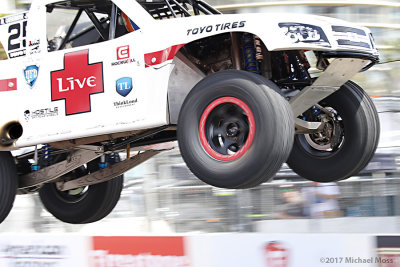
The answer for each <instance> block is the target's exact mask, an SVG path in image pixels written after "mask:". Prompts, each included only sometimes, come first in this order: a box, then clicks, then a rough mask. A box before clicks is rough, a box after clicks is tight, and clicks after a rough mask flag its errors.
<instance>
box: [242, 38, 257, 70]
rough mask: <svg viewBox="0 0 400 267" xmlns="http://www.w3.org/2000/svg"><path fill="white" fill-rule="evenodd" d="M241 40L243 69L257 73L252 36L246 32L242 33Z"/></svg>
mask: <svg viewBox="0 0 400 267" xmlns="http://www.w3.org/2000/svg"><path fill="white" fill-rule="evenodd" d="M242 41H243V58H244V65H245V70H246V71H249V72H253V73H257V74H259V73H260V72H259V71H258V65H257V57H256V47H255V43H254V36H253V35H252V34H248V33H246V34H243V38H242Z"/></svg>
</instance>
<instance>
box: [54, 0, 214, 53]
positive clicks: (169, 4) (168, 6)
mask: <svg viewBox="0 0 400 267" xmlns="http://www.w3.org/2000/svg"><path fill="white" fill-rule="evenodd" d="M138 3H139V4H141V5H142V6H143V7H144V8H145V9H146V10H147V11H148V12H149V13H150V15H151V16H152V17H153V18H155V19H163V18H169V17H171V15H172V16H173V17H174V18H176V17H177V16H178V15H181V16H182V15H183V16H185V17H190V16H192V14H191V13H190V11H189V9H188V8H187V5H186V4H189V5H191V6H192V8H193V13H194V14H195V15H200V12H201V13H203V14H205V15H218V14H221V12H219V11H218V10H216V9H214V8H213V7H211V6H210V5H209V4H207V3H206V2H203V1H198V0H159V1H154V2H146V1H138ZM46 8H47V11H48V12H52V10H53V9H54V8H61V9H73V10H76V9H78V13H77V14H76V16H75V18H74V20H73V21H72V24H71V26H70V27H69V29H68V32H67V34H66V35H65V37H64V39H63V41H62V42H61V45H60V47H59V48H58V49H57V50H62V49H64V48H65V45H66V44H67V43H68V42H71V41H73V40H75V39H77V38H79V37H81V36H82V35H84V34H86V33H88V32H90V31H92V30H93V29H96V31H97V32H98V34H99V36H100V37H101V38H102V39H103V40H104V41H106V40H112V39H114V38H115V31H116V26H117V16H118V8H117V6H116V5H115V4H114V3H112V4H111V14H108V15H109V17H107V18H102V19H100V20H99V19H98V18H97V17H96V15H95V14H94V13H95V12H100V13H105V12H104V11H101V10H97V9H93V8H88V7H78V6H77V7H71V6H69V5H68V4H67V2H62V3H55V4H49V5H47V6H46ZM83 12H85V13H86V14H87V16H88V17H89V19H90V20H91V21H92V23H93V26H91V27H89V28H87V29H85V30H83V31H81V32H80V33H77V34H75V35H74V36H71V35H72V32H73V31H74V29H75V26H76V24H77V23H78V21H79V18H80V17H81V15H82V13H83ZM106 14H107V13H106ZM107 22H109V24H110V27H109V32H108V36H107V32H106V30H105V29H104V27H103V25H104V24H107Z"/></svg>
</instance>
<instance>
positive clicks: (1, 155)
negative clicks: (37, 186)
mask: <svg viewBox="0 0 400 267" xmlns="http://www.w3.org/2000/svg"><path fill="white" fill-rule="evenodd" d="M17 187H18V176H17V168H16V166H15V162H14V158H13V157H12V155H11V153H10V152H8V151H7V152H5V151H1V152H0V190H1V193H0V223H1V222H3V221H4V220H5V218H6V217H7V216H8V214H9V213H10V211H11V209H12V206H13V204H14V200H15V195H16V194H17Z"/></svg>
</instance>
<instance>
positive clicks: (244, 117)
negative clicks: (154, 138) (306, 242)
mask: <svg viewBox="0 0 400 267" xmlns="http://www.w3.org/2000/svg"><path fill="white" fill-rule="evenodd" d="M278 91H279V88H277V87H276V85H275V84H273V83H272V82H271V81H268V80H264V79H262V77H261V76H259V75H256V74H253V73H248V72H244V71H236V70H228V71H221V72H218V73H215V74H212V75H210V76H207V77H206V78H204V79H203V80H202V81H200V82H199V83H198V84H197V85H196V86H195V87H194V88H193V89H192V91H191V92H190V93H189V95H188V96H187V98H186V99H185V101H184V103H183V106H182V109H181V111H180V114H179V119H178V141H179V147H180V150H181V154H182V157H183V159H184V160H185V162H186V164H187V165H188V167H189V169H190V170H191V171H192V172H193V173H194V174H195V175H196V176H197V177H198V178H200V179H201V180H202V181H204V182H205V183H208V184H210V185H213V186H217V187H223V188H249V187H254V186H256V185H258V184H260V183H262V182H264V181H267V180H268V179H270V178H271V177H272V176H273V175H274V174H275V173H276V172H277V171H278V170H279V168H280V167H281V165H282V163H283V162H285V161H286V159H287V157H288V155H289V153H290V150H291V147H292V143H293V137H294V121H293V115H292V111H291V108H290V106H289V104H288V102H287V101H286V100H285V99H284V98H283V97H282V96H281V95H280V94H279V93H278Z"/></svg>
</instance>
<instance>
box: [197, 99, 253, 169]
mask: <svg viewBox="0 0 400 267" xmlns="http://www.w3.org/2000/svg"><path fill="white" fill-rule="evenodd" d="M224 104H231V105H233V106H236V107H237V108H239V109H238V110H241V111H243V113H244V115H245V116H246V118H247V124H248V125H247V126H248V129H247V128H246V127H242V128H246V130H245V131H246V132H245V133H241V134H242V135H243V134H245V135H246V136H247V137H246V138H245V142H244V144H242V145H240V147H238V148H239V149H238V151H236V152H234V153H232V154H227V153H224V154H223V153H219V152H218V151H216V149H215V146H214V145H213V146H214V148H213V147H211V145H210V142H211V141H210V140H209V139H207V136H206V130H207V129H206V124H207V122H208V120H209V119H210V114H211V113H212V112H213V111H215V110H216V109H218V108H220V107H222V105H224ZM236 124H237V126H240V125H242V126H243V122H233V121H227V122H225V123H224V126H226V125H228V126H229V125H234V127H233V128H232V127H231V128H227V133H226V136H219V138H220V139H222V138H225V137H226V138H228V139H231V138H232V137H230V136H228V135H229V134H230V133H232V131H233V132H235V129H236V128H239V132H240V127H236V126H235V125H236ZM228 126H226V127H228ZM231 129H234V130H231ZM228 133H229V134H228ZM254 133H255V121H254V116H253V113H252V112H251V110H250V108H249V106H248V105H247V104H246V103H244V102H243V101H242V100H240V99H238V98H236V97H221V98H218V99H216V100H214V101H213V102H211V103H210V104H209V105H208V106H207V107H206V109H205V110H204V112H203V114H202V115H201V118H200V125H199V135H200V142H201V144H202V146H203V148H204V150H205V151H206V152H207V153H208V154H209V155H210V156H211V157H213V158H214V159H217V160H220V161H232V160H235V159H237V158H240V157H241V156H243V155H244V154H245V153H246V152H247V151H248V150H249V148H250V146H251V144H252V143H253V139H254ZM233 138H236V137H233ZM236 145H237V144H236Z"/></svg>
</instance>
